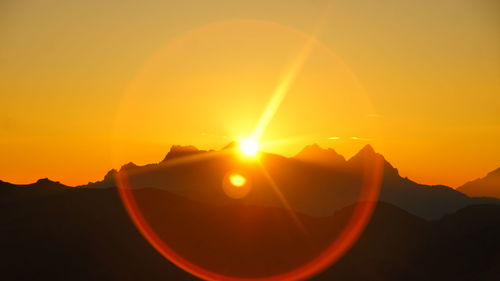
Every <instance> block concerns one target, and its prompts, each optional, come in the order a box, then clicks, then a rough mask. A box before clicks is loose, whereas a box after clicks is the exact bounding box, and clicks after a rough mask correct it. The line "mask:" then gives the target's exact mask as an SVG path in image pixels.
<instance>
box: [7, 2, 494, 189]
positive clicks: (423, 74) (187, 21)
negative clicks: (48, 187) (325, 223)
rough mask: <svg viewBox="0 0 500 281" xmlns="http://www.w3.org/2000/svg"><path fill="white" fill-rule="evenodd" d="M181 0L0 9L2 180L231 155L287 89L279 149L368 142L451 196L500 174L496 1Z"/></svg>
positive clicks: (71, 180)
mask: <svg viewBox="0 0 500 281" xmlns="http://www.w3.org/2000/svg"><path fill="white" fill-rule="evenodd" d="M168 2H171V1H168ZM177 2H181V3H165V1H151V0H149V1H122V2H121V3H120V4H116V3H114V2H113V3H112V2H111V1H110V2H109V3H108V2H105V1H95V2H89V1H71V3H70V2H68V1H23V2H22V3H20V2H17V1H4V2H2V4H0V40H1V42H0V62H1V63H0V73H1V75H0V104H1V105H2V110H1V111H0V144H1V145H0V155H1V160H2V161H0V179H2V180H5V181H10V182H14V183H29V182H33V181H35V180H36V179H38V178H42V177H49V178H51V179H53V180H59V181H62V182H63V183H66V184H70V185H76V184H84V183H86V182H88V181H96V180H99V179H101V178H102V177H103V175H104V174H105V173H106V171H107V170H109V169H111V168H119V166H120V165H122V164H124V163H126V162H129V161H133V162H135V163H137V164H146V163H152V162H158V161H160V160H161V159H163V157H164V155H165V154H166V153H167V151H168V149H169V147H170V146H171V145H172V144H193V145H196V146H198V147H200V148H203V149H210V148H220V147H222V146H224V145H225V144H227V143H228V142H229V141H230V140H232V139H239V138H241V137H246V136H248V135H249V134H251V133H252V131H253V129H254V127H255V125H256V124H257V122H258V120H259V118H260V117H261V114H262V112H263V111H264V109H265V108H266V104H267V103H268V101H269V100H270V98H271V97H272V96H273V94H275V93H276V92H277V91H278V89H279V87H280V85H283V81H285V80H286V79H289V80H290V81H289V83H285V84H286V87H285V88H286V91H284V92H283V93H284V96H283V100H282V102H281V103H279V106H278V107H277V110H276V113H275V114H274V115H273V118H272V119H271V121H270V122H269V124H268V126H267V127H266V130H265V132H264V133H263V135H262V139H263V140H267V141H277V142H276V145H274V146H272V147H268V148H267V149H268V150H270V151H273V152H277V153H281V154H285V155H293V154H294V153H296V152H298V151H299V150H300V149H301V148H302V146H304V145H306V144H310V143H319V144H321V145H322V146H324V147H332V148H334V149H335V150H337V151H338V152H339V153H341V154H344V155H345V156H347V157H349V156H351V155H353V154H354V153H355V152H356V151H357V150H359V149H360V148H361V147H362V146H363V145H365V144H366V143H371V144H372V145H373V146H374V147H375V149H376V150H377V151H379V152H380V153H382V154H384V155H385V156H386V158H387V159H388V160H389V161H390V162H391V163H392V164H393V165H394V166H396V167H397V168H398V169H399V170H400V173H401V174H402V175H403V176H407V177H409V178H411V179H413V180H416V181H418V182H421V183H427V184H447V185H451V186H454V187H456V186H458V185H460V184H462V183H464V182H465V181H468V180H472V179H474V178H477V177H479V176H483V175H485V174H486V173H487V172H488V171H490V170H493V169H495V168H497V167H499V166H500V147H499V146H498V139H499V138H500V111H499V108H500V80H499V79H500V78H499V77H500V36H498V34H499V32H500V21H499V19H498V17H497V15H498V13H499V12H500V6H499V5H498V4H494V1H487V0H481V1H472V0H460V1H451V0H447V1H444V0H438V1H432V2H429V3H422V2H423V1H396V0H391V1H389V0H385V1H377V2H376V3H366V2H365V1H363V2H359V3H358V1H305V0H304V1H210V2H209V1H192V0H188V1H177ZM403 2H404V3H403ZM208 3H210V4H208ZM323 19H324V20H323ZM311 35H314V36H315V37H314V38H312V39H311ZM308 42H309V43H310V46H309V47H308V48H306V49H308V50H307V51H304V50H305V47H304V46H306V45H307V44H308ZM301 55H302V56H303V57H304V59H303V62H302V63H297V61H300V59H298V58H299V57H300V56H301ZM295 64H297V65H295ZM294 66H295V67H297V66H298V67H297V71H296V73H293V75H289V74H290V69H293V68H294ZM287 77H288V78H287Z"/></svg>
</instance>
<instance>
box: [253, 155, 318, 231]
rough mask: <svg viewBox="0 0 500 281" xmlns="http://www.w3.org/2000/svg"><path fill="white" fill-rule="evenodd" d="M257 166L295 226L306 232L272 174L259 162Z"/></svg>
mask: <svg viewBox="0 0 500 281" xmlns="http://www.w3.org/2000/svg"><path fill="white" fill-rule="evenodd" d="M258 166H259V168H260V170H261V172H262V174H263V175H264V178H266V180H267V181H268V182H269V184H270V185H271V187H272V189H273V191H274V193H276V196H278V199H279V200H280V201H281V203H282V204H283V207H285V209H286V210H287V212H288V214H289V215H290V217H291V218H292V220H293V221H294V223H295V224H296V225H297V227H298V228H299V229H300V230H301V231H302V232H303V233H304V234H308V233H309V232H308V231H307V229H306V227H305V226H304V224H303V223H302V222H301V221H300V219H299V217H298V216H297V215H296V214H295V211H294V210H293V209H292V206H291V205H290V203H289V202H288V200H287V199H286V198H285V195H283V193H282V192H281V190H280V188H279V186H278V185H277V184H276V182H275V181H274V179H273V178H272V176H271V175H270V174H269V172H268V171H267V170H266V168H265V167H264V166H263V165H262V163H261V162H258Z"/></svg>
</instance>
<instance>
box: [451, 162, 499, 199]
mask: <svg viewBox="0 0 500 281" xmlns="http://www.w3.org/2000/svg"><path fill="white" fill-rule="evenodd" d="M457 190H458V191H460V192H463V193H465V194H467V195H469V196H471V197H495V198H500V168H498V169H496V170H495V171H492V172H490V173H488V175H486V176H485V177H484V178H480V179H476V180H474V181H471V182H468V183H466V184H464V185H462V186H460V187H459V188H457Z"/></svg>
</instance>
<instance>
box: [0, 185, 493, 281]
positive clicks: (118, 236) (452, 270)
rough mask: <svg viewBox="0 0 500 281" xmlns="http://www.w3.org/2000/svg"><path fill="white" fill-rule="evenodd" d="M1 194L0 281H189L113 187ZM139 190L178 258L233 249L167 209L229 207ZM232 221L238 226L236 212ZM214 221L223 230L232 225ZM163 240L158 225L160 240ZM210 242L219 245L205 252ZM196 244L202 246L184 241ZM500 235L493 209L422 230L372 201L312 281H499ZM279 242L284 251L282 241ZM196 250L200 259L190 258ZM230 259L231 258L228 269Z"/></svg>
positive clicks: (462, 213) (418, 222) (405, 215)
mask: <svg viewBox="0 0 500 281" xmlns="http://www.w3.org/2000/svg"><path fill="white" fill-rule="evenodd" d="M26 187H27V188H26ZM0 190H1V192H2V197H1V199H2V200H4V198H5V197H4V196H3V195H4V194H9V200H8V201H5V200H4V201H2V203H1V204H0V217H1V221H2V232H1V234H0V237H1V238H2V239H0V247H1V248H2V251H1V253H0V256H1V257H2V259H1V261H2V262H1V263H0V270H1V271H2V279H4V280H107V281H108V280H113V281H115V280H116V281H132V280H198V279H197V278H195V277H193V276H191V275H189V274H187V273H185V272H184V271H182V270H181V269H179V268H177V267H176V266H174V265H173V264H171V263H170V262H169V261H167V260H166V259H164V258H163V257H162V256H161V255H160V254H159V253H158V252H156V251H155V250H154V249H153V248H152V247H151V246H150V245H149V244H148V243H147V242H146V241H145V240H144V239H143V238H142V236H141V235H140V233H139V232H138V230H137V229H136V228H135V227H134V225H133V224H132V222H131V221H130V220H129V218H128V215H127V213H126V212H125V210H124V208H123V207H122V203H121V201H120V198H119V196H118V194H117V192H116V189H115V188H69V187H66V186H63V185H61V184H58V183H56V182H53V181H48V180H42V181H39V182H37V183H34V184H32V185H27V186H19V185H13V184H8V183H5V182H0ZM138 191H139V192H146V193H143V195H144V196H145V197H149V196H147V193H148V192H154V193H161V194H163V195H162V196H163V197H162V198H157V199H156V200H158V201H161V202H164V201H163V199H165V200H168V201H165V203H168V204H163V205H164V206H173V205H175V206H178V207H175V206H174V209H172V211H170V212H171V215H167V216H166V217H163V219H162V215H161V214H157V219H158V220H163V222H165V221H167V222H169V223H172V224H171V227H170V232H171V229H172V227H177V226H179V227H182V228H186V229H189V230H190V231H188V232H185V233H186V237H184V238H183V237H178V238H177V239H180V241H181V242H182V241H186V242H185V243H183V244H180V246H181V247H187V248H184V251H186V252H188V251H193V252H192V255H194V257H193V258H198V259H203V252H204V253H210V251H209V250H207V249H209V248H210V247H213V248H217V249H218V246H220V245H222V247H224V243H236V242H235V241H229V240H230V239H228V238H227V237H224V236H222V235H223V234H224V231H222V230H221V229H215V230H214V232H212V233H211V234H209V235H215V236H210V237H204V236H203V235H202V234H203V233H205V230H206V229H207V228H208V229H214V224H213V223H217V222H216V221H210V220H209V221H203V222H202V224H191V225H190V224H187V225H186V224H185V222H184V221H183V220H182V218H183V216H182V215H181V213H180V214H179V215H177V216H174V215H173V214H174V213H175V212H174V210H176V211H181V212H184V211H189V210H195V212H198V213H199V214H200V215H201V213H203V212H207V214H209V217H212V218H215V217H217V216H213V215H212V214H217V213H223V214H226V213H227V211H228V210H230V209H231V208H234V206H220V205H213V204H206V203H202V202H199V201H196V200H191V199H188V198H185V197H182V196H178V195H175V194H173V193H170V192H168V191H165V190H161V189H156V190H155V189H142V190H138ZM27 194H29V195H27ZM154 197H155V198H156V194H155V196H154ZM167 198H168V199H167ZM151 206H160V205H159V204H155V203H153V204H151ZM188 207H189V208H188ZM228 208H229V209H228ZM351 208H352V206H348V207H346V208H344V209H342V210H340V211H339V212H336V213H335V214H334V215H333V216H329V217H324V218H314V217H308V218H306V217H302V219H306V220H309V222H308V224H309V226H311V225H313V224H318V225H322V226H323V227H325V229H326V230H327V231H331V232H335V229H338V227H339V225H342V222H343V220H345V217H346V215H348V214H349V210H350V209H351ZM183 210H184V211H183ZM233 210H234V209H233ZM238 212H240V215H241V214H243V213H245V212H251V213H254V212H256V213H261V212H263V213H268V214H274V215H272V216H271V217H269V218H267V222H266V221H262V222H254V223H262V224H264V225H268V226H269V225H272V224H273V220H274V222H276V220H277V221H278V222H281V223H282V222H283V221H282V220H280V219H279V217H280V216H284V215H285V213H284V211H283V209H280V208H272V207H271V208H270V207H259V206H248V208H247V209H243V210H240V211H238ZM153 214H154V213H153ZM232 216H234V217H237V215H236V213H233V214H232ZM152 219H155V218H152ZM223 219H224V220H226V223H228V222H230V221H231V218H223ZM169 220H173V221H169ZM210 222H211V223H212V224H211V223H210ZM325 222H327V223H325ZM224 224H225V223H221V224H219V223H217V225H224ZM200 230H204V231H203V232H202V231H200ZM224 230H226V231H227V230H228V229H227V228H226V229H224ZM289 230H290V231H295V230H294V229H292V228H290V229H289ZM168 232H169V231H168V227H167V226H165V230H164V234H163V235H168ZM183 232H184V231H182V232H180V233H183ZM217 235H219V236H221V237H220V238H219V239H223V238H225V239H224V240H223V241H220V240H216V243H215V242H214V243H209V242H210V241H209V240H210V239H215V238H217ZM247 235H248V234H247ZM196 236H198V238H200V239H201V240H194V241H193V240H191V239H193V238H196ZM269 236H270V237H271V239H269V240H268V241H272V239H273V238H272V237H273V236H272V235H269ZM499 236H500V206H497V205H471V206H468V207H466V208H463V209H460V210H458V211H456V212H453V213H450V214H448V215H445V216H444V217H442V218H441V219H438V220H434V221H429V220H426V219H423V218H419V217H417V216H415V215H413V214H411V213H409V212H407V211H404V210H402V209H401V208H399V207H396V206H394V205H391V204H388V203H383V202H379V203H378V205H377V207H376V209H375V212H374V214H373V218H372V220H371V221H370V223H369V224H368V226H367V228H366V230H365V232H364V234H363V235H362V236H361V238H360V239H359V241H358V242H357V243H356V244H355V245H354V247H353V248H352V249H351V250H350V251H349V252H348V253H347V254H346V255H345V256H344V257H343V258H342V259H341V260H339V261H338V262H337V263H336V264H334V265H332V266H331V267H329V268H327V269H326V270H324V271H323V272H322V273H321V274H319V275H317V276H315V277H313V278H312V280H317V281H322V280H348V281H349V280H350V281H365V280H370V281H372V280H373V281H377V280H385V281H392V280H410V281H411V280H439V281H442V280H457V281H466V280H498V277H500V260H499V259H498V253H499V252H500V240H499V239H498V237H499ZM209 238H210V239H209ZM247 238H248V237H247ZM187 241H191V243H190V244H189V243H187ZM291 242H292V243H293V240H291ZM281 243H282V246H284V245H286V243H287V241H282V242H281ZM233 245H234V244H233ZM227 246H228V245H226V247H227ZM195 247H202V248H203V249H204V251H202V253H199V252H197V251H194V250H193V249H195ZM207 247H208V248H207ZM257 248H258V250H260V251H262V250H263V249H266V247H263V246H259V247H257ZM196 255H198V256H196ZM200 255H201V256H200ZM238 257H239V256H237V257H234V260H235V263H236V262H237V261H238V259H239V258H238ZM214 262H217V261H214ZM241 262H243V260H241ZM272 264H274V263H272Z"/></svg>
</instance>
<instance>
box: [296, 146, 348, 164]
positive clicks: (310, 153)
mask: <svg viewBox="0 0 500 281" xmlns="http://www.w3.org/2000/svg"><path fill="white" fill-rule="evenodd" d="M293 158H295V159H298V160H302V161H306V162H313V163H317V164H322V165H326V166H337V165H339V164H343V163H345V158H344V156H342V155H340V154H338V153H337V152H336V151H335V150H333V149H331V148H326V149H324V148H322V147H321V146H319V145H318V144H316V143H315V144H311V145H307V146H305V147H304V148H303V149H302V150H301V151H300V152H299V153H298V154H297V155H295V156H294V157H293Z"/></svg>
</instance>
